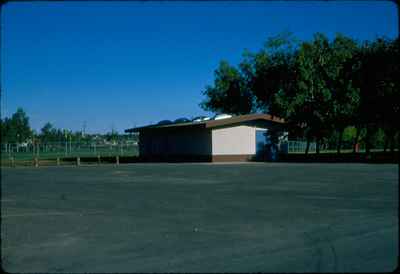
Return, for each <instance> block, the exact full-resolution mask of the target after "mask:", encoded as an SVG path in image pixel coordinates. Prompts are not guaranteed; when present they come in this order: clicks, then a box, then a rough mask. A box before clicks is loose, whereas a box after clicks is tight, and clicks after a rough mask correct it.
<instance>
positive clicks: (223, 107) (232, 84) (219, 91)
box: [200, 61, 253, 114]
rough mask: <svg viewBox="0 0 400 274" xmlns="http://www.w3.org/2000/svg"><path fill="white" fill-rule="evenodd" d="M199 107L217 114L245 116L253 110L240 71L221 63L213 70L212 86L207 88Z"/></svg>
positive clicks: (246, 86) (249, 94)
mask: <svg viewBox="0 0 400 274" xmlns="http://www.w3.org/2000/svg"><path fill="white" fill-rule="evenodd" d="M203 94H204V95H205V96H206V98H205V100H204V101H203V102H201V103H200V106H201V107H202V108H203V109H204V110H207V111H213V112H217V113H231V114H247V113H250V112H251V110H252V108H253V97H252V94H251V92H250V90H249V88H248V85H247V83H246V81H245V79H244V77H243V75H241V73H240V71H239V70H238V69H237V68H235V67H233V66H231V65H229V63H228V62H226V61H222V62H221V63H220V65H219V67H218V69H217V70H215V80H214V85H213V86H207V87H206V89H205V90H204V92H203Z"/></svg>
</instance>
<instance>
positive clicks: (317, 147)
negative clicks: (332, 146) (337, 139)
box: [315, 136, 321, 155]
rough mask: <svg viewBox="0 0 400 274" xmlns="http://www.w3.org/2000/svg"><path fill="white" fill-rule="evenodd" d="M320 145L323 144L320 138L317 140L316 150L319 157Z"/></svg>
mask: <svg viewBox="0 0 400 274" xmlns="http://www.w3.org/2000/svg"><path fill="white" fill-rule="evenodd" d="M320 143H321V138H320V137H319V136H318V137H317V139H316V148H315V152H316V154H317V155H318V154H319V150H320V147H319V146H320Z"/></svg>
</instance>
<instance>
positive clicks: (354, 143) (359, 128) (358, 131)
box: [353, 126, 361, 153]
mask: <svg viewBox="0 0 400 274" xmlns="http://www.w3.org/2000/svg"><path fill="white" fill-rule="evenodd" d="M360 133H361V127H360V126H356V137H354V141H353V153H356V147H357V144H358V139H359V138H360Z"/></svg>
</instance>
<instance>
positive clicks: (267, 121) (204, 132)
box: [125, 114, 287, 162]
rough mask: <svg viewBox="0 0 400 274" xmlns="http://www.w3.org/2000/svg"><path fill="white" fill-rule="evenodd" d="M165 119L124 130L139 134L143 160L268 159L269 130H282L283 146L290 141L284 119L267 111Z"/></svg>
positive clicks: (280, 138)
mask: <svg viewBox="0 0 400 274" xmlns="http://www.w3.org/2000/svg"><path fill="white" fill-rule="evenodd" d="M162 122H164V121H162ZM162 122H161V123H159V124H156V125H149V126H144V127H137V128H131V129H127V130H125V132H138V133H139V156H140V158H141V159H143V160H148V161H159V160H161V161H163V160H167V161H175V160H177V161H179V160H183V161H213V162H214V161H248V160H253V159H256V158H257V157H258V158H261V159H265V153H266V152H265V151H266V150H265V148H266V147H267V145H268V143H269V139H268V136H269V135H268V131H274V132H279V133H278V134H279V144H278V145H279V146H280V147H281V148H282V147H283V146H282V144H283V143H284V142H285V141H287V133H286V132H285V129H284V125H285V122H284V120H283V119H281V118H278V117H273V116H271V115H268V114H248V115H239V116H230V115H225V116H219V118H218V116H217V117H216V118H215V119H209V118H208V119H195V120H193V121H189V122H187V121H183V122H182V121H181V122H179V123H162Z"/></svg>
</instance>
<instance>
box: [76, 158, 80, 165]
mask: <svg viewBox="0 0 400 274" xmlns="http://www.w3.org/2000/svg"><path fill="white" fill-rule="evenodd" d="M76 165H77V166H80V165H81V158H80V157H76Z"/></svg>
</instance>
